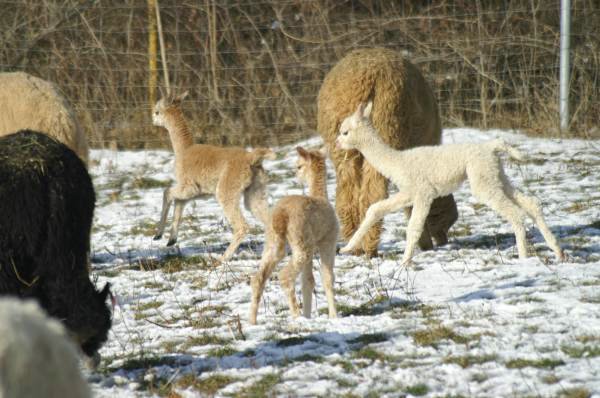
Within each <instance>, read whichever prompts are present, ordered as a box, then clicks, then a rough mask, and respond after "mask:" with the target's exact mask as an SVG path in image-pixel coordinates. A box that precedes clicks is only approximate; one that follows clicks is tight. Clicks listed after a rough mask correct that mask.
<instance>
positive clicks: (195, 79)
mask: <svg viewBox="0 0 600 398" xmlns="http://www.w3.org/2000/svg"><path fill="white" fill-rule="evenodd" d="M160 5H161V10H162V13H161V15H162V22H163V28H164V40H165V44H166V52H167V58H168V68H169V73H170V79H171V81H172V83H173V85H174V86H176V87H177V88H185V89H190V90H191V91H192V98H193V101H189V102H188V104H187V106H189V107H190V108H192V109H190V110H189V111H186V114H189V115H194V119H193V122H192V125H193V127H194V130H195V131H196V138H197V139H198V140H199V141H202V142H207V143H217V144H236V145H249V144H250V145H257V144H268V145H277V144H282V143H287V142H291V141H295V140H297V139H299V138H302V137H306V136H307V135H309V134H311V133H313V132H314V128H315V123H316V117H315V112H316V106H315V98H316V95H317V92H318V88H319V86H320V84H321V81H322V79H323V77H324V75H325V73H327V71H328V70H329V69H330V68H331V67H332V65H333V64H335V62H337V60H339V59H340V58H341V57H342V56H343V55H344V54H346V53H347V52H348V51H349V50H351V49H354V48H357V47H371V46H376V45H377V46H386V47H390V48H395V49H398V50H401V51H404V52H406V54H407V55H409V56H410V58H411V59H412V60H413V62H415V63H416V64H418V65H419V67H420V68H421V69H422V70H423V72H424V75H425V76H427V77H428V78H429V79H430V80H431V81H432V83H433V86H434V87H435V89H436V93H437V97H438V99H439V102H440V106H441V110H442V112H441V113H442V117H443V118H444V122H443V125H444V126H452V125H472V126H480V127H503V128H511V127H517V128H524V129H526V130H527V131H528V132H529V133H532V134H541V135H545V136H548V135H555V134H558V133H557V129H556V126H557V125H558V105H557V100H556V99H557V98H558V42H559V8H558V7H559V2H556V1H553V0H518V1H512V2H508V3H507V2H505V1H497V0H493V1H481V2H454V1H449V0H440V1H433V2H392V1H390V2H380V1H375V0H365V1H360V2H341V1H335V0H310V1H283V2H282V1H279V0H261V1H256V0H242V1H230V2H225V1H216V0H211V1H207V2H180V1H177V0H161V1H160ZM0 7H1V8H2V10H3V11H2V13H1V14H0V25H1V26H3V29H2V30H1V31H0V42H2V43H4V46H2V48H0V60H2V61H0V63H1V64H0V69H2V70H25V71H27V72H30V73H32V74H35V75H38V76H40V77H42V78H45V79H48V80H51V81H54V82H56V83H57V84H58V85H59V86H60V88H61V89H62V90H63V91H64V93H65V94H66V96H67V97H68V98H69V99H70V100H71V102H72V103H73V104H74V105H75V107H76V109H77V110H78V113H79V116H80V119H81V121H82V123H83V125H84V126H85V128H86V130H87V131H88V134H89V138H90V139H91V140H90V141H91V144H92V146H94V147H99V146H105V147H113V146H115V145H116V146H117V147H128V148H146V147H160V146H166V145H168V138H167V137H166V134H163V132H162V131H160V130H159V129H156V128H154V127H152V126H151V122H150V107H151V104H150V103H149V88H148V81H149V76H148V55H147V46H148V26H147V23H148V18H147V8H146V2H122V1H116V0H103V1H99V2H90V1H83V0H72V1H60V2H59V1H55V0H44V1H39V0H24V1H20V2H15V1H7V2H5V3H3V2H2V1H1V0H0ZM599 11H600V6H599V5H598V2H597V1H595V0H574V1H572V18H573V23H572V42H571V47H572V51H571V53H572V59H571V63H572V67H573V74H572V79H571V109H572V113H573V122H572V126H571V131H572V134H573V135H578V136H583V137H585V136H599V135H600V129H599V128H598V126H597V119H596V115H598V114H599V113H600V87H599V86H600V42H599V41H598V40H597V38H598V37H599V35H600V12H599ZM159 69H160V63H159ZM158 75H159V84H161V85H162V84H163V83H162V82H161V81H160V80H161V79H162V71H161V70H159V71H158Z"/></svg>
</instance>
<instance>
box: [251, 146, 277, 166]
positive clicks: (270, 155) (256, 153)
mask: <svg viewBox="0 0 600 398" xmlns="http://www.w3.org/2000/svg"><path fill="white" fill-rule="evenodd" d="M249 155H250V163H251V164H252V165H253V166H254V165H256V164H258V163H260V162H262V161H263V160H264V159H269V160H275V158H276V155H275V152H273V150H272V149H271V148H256V149H254V150H253V151H252V152H250V153H249Z"/></svg>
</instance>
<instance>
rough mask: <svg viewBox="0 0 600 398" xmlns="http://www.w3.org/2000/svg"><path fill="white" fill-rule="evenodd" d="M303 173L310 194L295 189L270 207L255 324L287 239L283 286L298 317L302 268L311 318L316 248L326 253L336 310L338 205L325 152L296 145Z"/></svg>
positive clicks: (326, 279)
mask: <svg viewBox="0 0 600 398" xmlns="http://www.w3.org/2000/svg"><path fill="white" fill-rule="evenodd" d="M296 149H297V151H298V154H299V155H300V157H299V158H298V171H297V173H298V179H299V180H300V181H301V182H303V183H304V184H305V185H308V187H309V196H302V195H290V196H285V197H283V198H282V199H281V200H280V201H279V202H277V205H276V206H275V208H274V209H273V211H272V213H271V222H270V223H269V224H268V225H267V227H266V229H267V233H266V242H265V249H264V251H263V254H262V259H261V264H260V269H259V270H258V272H257V273H256V274H255V275H254V276H253V277H252V283H251V285H252V304H251V306H250V317H249V321H250V323H251V324H256V313H257V311H258V303H259V301H260V298H261V296H262V293H263V290H264V288H265V283H266V281H267V280H268V279H269V276H270V275H271V273H272V272H273V269H274V268H275V266H276V265H277V264H278V263H279V261H281V259H282V258H283V257H284V256H285V242H286V241H287V242H288V243H289V245H290V248H291V249H292V258H291V260H290V263H289V264H288V265H287V266H285V267H284V268H283V269H282V270H281V272H280V273H279V280H280V282H281V286H282V287H283V289H284V290H285V291H286V292H287V295H288V301H289V306H290V311H291V313H292V315H293V316H294V317H297V316H298V315H300V309H299V307H298V303H297V301H296V292H295V286H294V285H295V282H296V278H297V277H298V274H299V273H300V272H302V297H303V303H302V307H303V313H304V316H305V317H307V318H310V312H311V307H312V292H313V289H314V286H315V280H314V277H313V273H312V262H313V261H312V260H313V255H314V253H315V251H317V250H318V251H319V254H320V255H321V279H322V280H323V288H324V290H325V294H326V295H327V304H328V307H329V317H330V318H335V317H336V316H337V313H336V310H335V299H334V296H333V281H334V275H333V266H334V263H335V248H336V241H337V235H338V223H337V218H336V216H335V211H334V209H333V207H332V206H331V204H330V203H329V200H328V199H327V185H326V179H327V175H326V169H325V156H324V155H323V154H321V153H320V152H318V151H307V150H305V149H303V148H301V147H298V148H296Z"/></svg>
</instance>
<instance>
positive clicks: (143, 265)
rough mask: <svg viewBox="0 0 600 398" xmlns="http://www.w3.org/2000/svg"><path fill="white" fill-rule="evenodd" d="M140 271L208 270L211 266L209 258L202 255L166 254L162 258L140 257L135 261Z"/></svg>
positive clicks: (168, 272) (169, 272)
mask: <svg viewBox="0 0 600 398" xmlns="http://www.w3.org/2000/svg"><path fill="white" fill-rule="evenodd" d="M136 264H137V265H138V267H139V270H140V271H155V270H161V271H163V272H164V273H166V274H172V273H176V272H181V271H186V270H190V269H195V270H196V269H200V270H208V269H212V268H213V266H212V264H211V263H210V261H209V260H207V259H206V258H204V257H202V256H190V257H186V256H179V255H168V256H165V257H163V258H159V259H156V258H141V259H138V260H137V261H136Z"/></svg>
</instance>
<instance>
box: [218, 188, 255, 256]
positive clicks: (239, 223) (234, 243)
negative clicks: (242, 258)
mask: <svg viewBox="0 0 600 398" xmlns="http://www.w3.org/2000/svg"><path fill="white" fill-rule="evenodd" d="M235 202H237V203H239V197H238V201H235ZM235 202H234V201H231V202H229V203H227V204H225V205H224V206H223V210H224V212H225V217H226V218H227V221H229V224H230V225H231V228H232V229H233V237H232V239H231V242H230V243H229V246H227V249H226V250H225V253H223V255H222V256H221V258H220V261H227V260H229V259H230V258H231V256H233V253H235V251H236V250H237V248H238V247H239V245H240V244H241V243H242V241H243V240H244V237H245V236H246V235H247V234H248V230H249V229H250V228H249V227H248V223H246V220H245V219H244V216H243V215H242V211H241V209H240V206H239V204H236V203H235Z"/></svg>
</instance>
